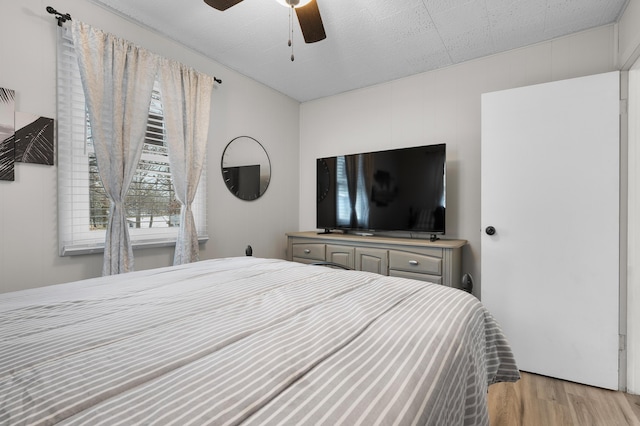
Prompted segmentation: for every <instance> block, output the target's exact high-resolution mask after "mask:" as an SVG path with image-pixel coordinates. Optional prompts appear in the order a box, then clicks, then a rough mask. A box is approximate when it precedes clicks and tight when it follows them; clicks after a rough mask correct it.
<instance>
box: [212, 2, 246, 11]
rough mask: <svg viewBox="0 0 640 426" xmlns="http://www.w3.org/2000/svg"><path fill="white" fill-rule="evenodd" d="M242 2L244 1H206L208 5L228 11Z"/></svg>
mask: <svg viewBox="0 0 640 426" xmlns="http://www.w3.org/2000/svg"><path fill="white" fill-rule="evenodd" d="M241 1H242V0H204V2H205V3H206V4H208V5H209V6H211V7H212V8H214V9H218V10H227V9H229V8H230V7H231V6H235V5H236V4H238V3H240V2H241Z"/></svg>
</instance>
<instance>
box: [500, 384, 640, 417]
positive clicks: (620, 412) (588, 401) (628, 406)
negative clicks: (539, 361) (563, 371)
mask: <svg viewBox="0 0 640 426" xmlns="http://www.w3.org/2000/svg"><path fill="white" fill-rule="evenodd" d="M489 417H490V419H491V420H490V421H491V426H556V425H557V426H572V425H576V426H591V425H598V426H625V425H634V426H640V396H637V395H629V394H625V393H623V392H614V391H609V390H604V389H600V388H594V387H590V386H584V385H579V384H576V383H571V382H565V381H562V380H556V379H551V378H549V377H544V376H538V375H535V374H529V373H522V378H521V379H520V381H518V382H517V383H497V384H495V385H491V386H490V387H489Z"/></svg>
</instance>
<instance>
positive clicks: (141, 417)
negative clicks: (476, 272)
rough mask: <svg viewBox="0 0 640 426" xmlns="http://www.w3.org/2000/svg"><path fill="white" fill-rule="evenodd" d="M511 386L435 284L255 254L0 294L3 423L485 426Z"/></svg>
mask: <svg viewBox="0 0 640 426" xmlns="http://www.w3.org/2000/svg"><path fill="white" fill-rule="evenodd" d="M518 378H519V373H518V370H517V368H516V365H515V362H514V359H513V356H512V353H511V350H510V348H509V346H508V344H507V342H506V340H505V338H504V336H503V334H502V332H501V330H500V328H499V326H498V325H497V324H496V322H495V321H494V319H493V318H492V317H491V315H490V314H489V313H488V312H487V311H486V310H485V309H484V308H483V306H482V305H481V304H480V303H479V302H478V301H477V299H475V298H474V297H473V296H471V295H469V294H467V293H464V292H462V291H459V290H454V289H450V288H446V287H443V286H439V285H435V284H429V283H423V282H418V281H413V280H406V279H400V278H392V277H383V276H380V275H376V274H370V273H365V272H356V271H340V270H334V269H330V268H326V267H321V266H309V265H302V264H298V263H292V262H286V261H282V260H273V259H259V258H253V257H242V258H229V259H215V260H208V261H202V262H197V263H193V264H190V265H183V266H179V267H169V268H161V269H155V270H149V271H140V272H133V273H129V274H123V275H120V276H111V277H103V278H96V279H91V280H85V281H78V282H74V283H67V284H61V285H55V286H50V287H43V288H39V289H33V290H25V291H19V292H13V293H7V294H1V295H0V424H1V425H46V424H63V425H108V426H115V425H168V424H174V425H204V424H213V425H235V424H244V425H271V424H289V425H306V424H310V425H316V424H325V425H338V424H344V425H357V424H361V425H378V424H380V425H391V424H403V425H404V424H407V425H409V424H417V425H420V424H425V425H446V426H452V425H488V414H487V403H486V395H487V387H488V385H489V384H491V383H494V382H498V381H515V380H517V379H518Z"/></svg>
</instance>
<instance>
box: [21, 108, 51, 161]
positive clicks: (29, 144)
mask: <svg viewBox="0 0 640 426" xmlns="http://www.w3.org/2000/svg"><path fill="white" fill-rule="evenodd" d="M15 123H16V124H15V127H16V129H17V130H16V133H15V160H16V161H17V162H21V163H36V164H48V165H53V158H54V157H53V154H54V142H53V119H52V118H47V117H39V116H37V115H34V114H29V113H25V112H16V116H15Z"/></svg>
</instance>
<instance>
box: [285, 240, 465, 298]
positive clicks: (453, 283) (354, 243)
mask: <svg viewBox="0 0 640 426" xmlns="http://www.w3.org/2000/svg"><path fill="white" fill-rule="evenodd" d="M465 244H467V241H465V240H437V241H433V242H431V241H429V240H423V239H410V238H390V237H378V236H359V235H351V234H337V233H336V234H318V233H317V232H313V231H310V232H290V233H287V259H288V260H292V261H294V262H301V263H314V262H319V261H328V262H334V263H338V264H340V265H344V266H347V267H349V268H353V269H356V270H358V271H368V272H375V273H378V274H382V275H390V276H396V277H405V278H413V279H417V280H422V281H430V282H435V283H438V284H443V285H446V286H449V287H456V288H459V287H460V281H461V278H462V247H463V246H464V245H465Z"/></svg>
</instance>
